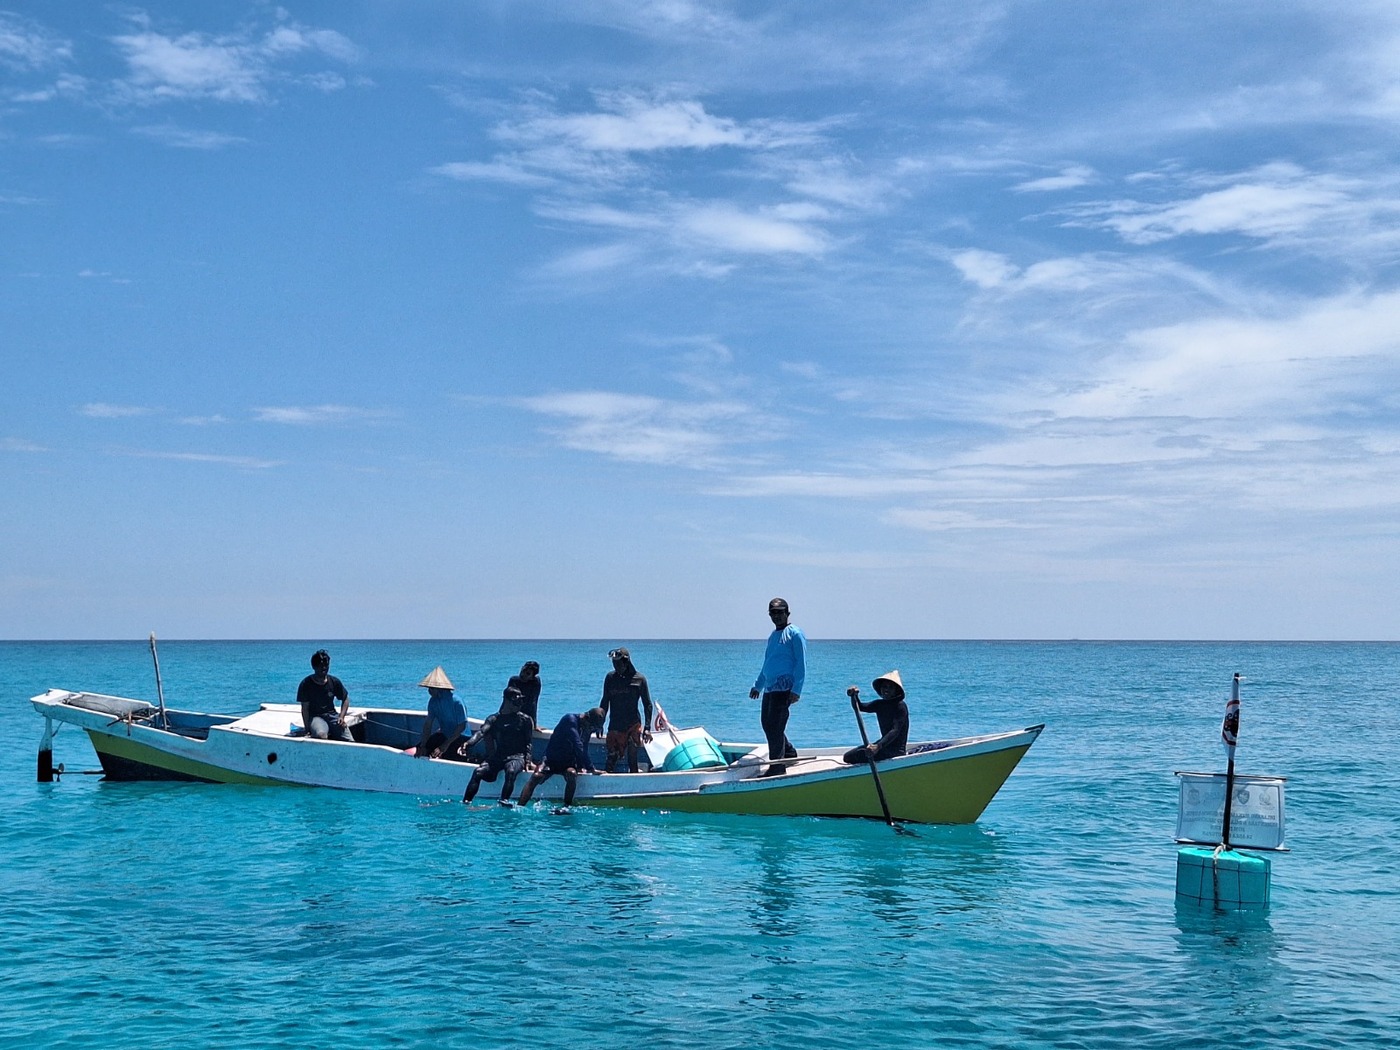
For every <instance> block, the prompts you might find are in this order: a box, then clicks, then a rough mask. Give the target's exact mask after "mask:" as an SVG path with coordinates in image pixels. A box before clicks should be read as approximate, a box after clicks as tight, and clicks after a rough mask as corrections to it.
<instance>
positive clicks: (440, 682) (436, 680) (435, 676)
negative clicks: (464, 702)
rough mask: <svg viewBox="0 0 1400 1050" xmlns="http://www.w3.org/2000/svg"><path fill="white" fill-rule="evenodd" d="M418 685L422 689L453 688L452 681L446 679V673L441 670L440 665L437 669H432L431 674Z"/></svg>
mask: <svg viewBox="0 0 1400 1050" xmlns="http://www.w3.org/2000/svg"><path fill="white" fill-rule="evenodd" d="M418 684H419V685H421V686H422V687H423V688H424V689H452V688H454V687H453V685H452V679H450V678H448V677H447V673H446V672H445V671H444V670H443V669H442V665H441V664H439V665H438V666H437V667H434V668H433V670H432V673H431V674H429V675H428V677H427V678H425V679H423V680H422V681H421V682H419V683H418Z"/></svg>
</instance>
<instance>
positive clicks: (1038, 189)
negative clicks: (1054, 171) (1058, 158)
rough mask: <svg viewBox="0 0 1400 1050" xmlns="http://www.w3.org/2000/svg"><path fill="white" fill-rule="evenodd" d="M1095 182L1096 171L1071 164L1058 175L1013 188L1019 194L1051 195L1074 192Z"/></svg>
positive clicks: (1018, 184) (1020, 184)
mask: <svg viewBox="0 0 1400 1050" xmlns="http://www.w3.org/2000/svg"><path fill="white" fill-rule="evenodd" d="M1094 181H1095V175H1094V169H1093V168H1089V167H1085V166H1084V165H1082V164H1071V165H1070V166H1069V167H1067V168H1065V169H1064V170H1063V171H1061V172H1060V173H1059V174H1058V175H1046V176H1043V177H1041V178H1038V179H1030V180H1028V181H1026V182H1021V183H1017V184H1016V185H1015V186H1012V187H1011V188H1012V189H1013V190H1015V191H1016V192H1017V193H1051V192H1055V191H1058V190H1072V189H1077V188H1079V187H1080V186H1087V185H1089V184H1090V183H1091V182H1094Z"/></svg>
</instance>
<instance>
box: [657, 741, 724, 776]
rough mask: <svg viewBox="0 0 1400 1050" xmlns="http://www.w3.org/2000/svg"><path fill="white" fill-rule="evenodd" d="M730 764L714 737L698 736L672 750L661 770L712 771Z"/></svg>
mask: <svg viewBox="0 0 1400 1050" xmlns="http://www.w3.org/2000/svg"><path fill="white" fill-rule="evenodd" d="M728 764H729V763H728V762H726V761H725V759H724V752H723V751H721V750H720V749H719V744H718V742H716V741H715V739H714V738H713V737H710V736H696V737H692V738H691V739H689V740H682V741H681V742H680V743H679V744H677V745H676V746H675V747H673V748H671V751H670V753H669V754H667V756H666V762H665V764H663V765H662V767H661V768H662V770H663V771H664V772H667V773H675V772H677V771H679V770H682V769H710V768H713V767H715V766H726V765H728Z"/></svg>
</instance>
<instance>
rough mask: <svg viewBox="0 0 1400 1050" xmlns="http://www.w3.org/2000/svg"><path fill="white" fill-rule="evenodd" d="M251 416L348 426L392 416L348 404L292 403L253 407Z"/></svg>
mask: <svg viewBox="0 0 1400 1050" xmlns="http://www.w3.org/2000/svg"><path fill="white" fill-rule="evenodd" d="M253 418H254V419H255V420H257V422H259V423H281V424H285V425H287V426H299V427H314V426H348V425H350V424H354V423H380V422H383V421H384V420H386V419H389V418H392V413H390V412H386V411H384V410H381V409H371V408H355V407H353V406H350V405H306V406H302V405H292V406H286V407H270V408H255V409H253Z"/></svg>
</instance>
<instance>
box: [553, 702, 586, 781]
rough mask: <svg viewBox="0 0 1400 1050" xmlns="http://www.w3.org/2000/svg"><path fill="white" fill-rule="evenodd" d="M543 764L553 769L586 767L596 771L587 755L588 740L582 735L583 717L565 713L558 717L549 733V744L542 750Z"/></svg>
mask: <svg viewBox="0 0 1400 1050" xmlns="http://www.w3.org/2000/svg"><path fill="white" fill-rule="evenodd" d="M544 760H545V764H546V765H549V766H553V767H554V768H555V769H586V770H588V771H589V772H590V773H596V772H597V770H596V769H594V768H593V760H592V759H591V758H590V757H589V755H588V742H587V741H586V740H585V739H584V736H583V719H582V718H581V717H580V716H578V715H565V716H564V717H563V718H561V719H559V724H558V725H557V726H555V727H554V732H553V733H551V734H550V735H549V744H548V745H547V746H546V747H545V750H544Z"/></svg>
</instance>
